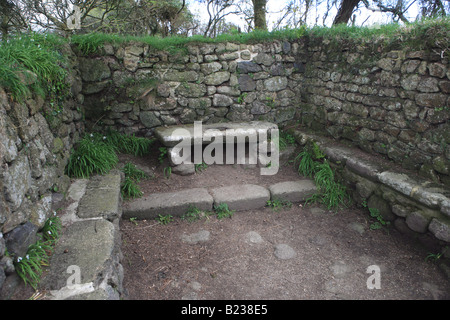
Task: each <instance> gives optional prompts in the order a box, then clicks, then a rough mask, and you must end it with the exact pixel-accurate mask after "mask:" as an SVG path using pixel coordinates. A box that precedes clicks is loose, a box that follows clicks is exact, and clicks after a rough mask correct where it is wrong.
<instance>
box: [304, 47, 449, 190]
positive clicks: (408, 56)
mask: <svg viewBox="0 0 450 320" xmlns="http://www.w3.org/2000/svg"><path fill="white" fill-rule="evenodd" d="M382 43H383V41H382V40H380V41H379V42H372V43H362V44H361V43H358V42H357V41H354V42H352V41H347V42H342V43H340V46H339V47H337V46H336V44H335V43H330V41H329V40H326V39H314V41H313V40H310V41H309V43H308V44H307V46H306V47H305V50H306V52H304V55H305V57H308V63H307V65H306V71H305V73H304V76H305V77H304V79H303V82H302V90H301V96H302V103H301V107H300V110H301V111H300V113H301V122H302V124H303V126H304V127H308V128H310V129H312V130H314V131H316V132H324V133H326V134H327V135H328V136H331V137H333V138H336V139H338V140H344V141H347V142H350V143H352V144H353V145H355V146H357V147H359V148H361V149H362V150H364V151H367V152H369V153H372V154H378V155H381V156H383V157H384V158H386V159H389V160H391V161H393V162H395V163H397V164H401V165H402V167H403V168H405V169H408V170H412V171H417V172H419V173H420V174H421V175H423V176H425V177H427V178H428V179H431V180H433V181H435V182H439V183H443V184H445V185H447V186H448V185H450V148H449V147H448V146H449V143H450V124H449V121H448V120H449V119H450V95H449V94H450V68H449V66H448V54H445V52H442V50H441V49H439V48H427V50H415V49H409V48H403V47H401V46H400V45H398V46H397V48H395V47H394V46H391V47H390V48H386V47H384V46H383V44H382Z"/></svg>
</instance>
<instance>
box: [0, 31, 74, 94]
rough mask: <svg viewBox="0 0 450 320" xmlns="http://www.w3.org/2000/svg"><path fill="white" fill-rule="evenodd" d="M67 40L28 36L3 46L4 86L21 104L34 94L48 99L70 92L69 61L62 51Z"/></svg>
mask: <svg viewBox="0 0 450 320" xmlns="http://www.w3.org/2000/svg"><path fill="white" fill-rule="evenodd" d="M64 41H65V40H64V39H63V38H61V37H58V36H55V35H48V34H39V33H27V34H21V35H20V36H17V37H14V38H10V39H9V40H8V41H7V42H4V41H3V42H0V86H2V87H3V88H5V89H6V90H7V91H8V92H10V93H11V95H12V98H13V99H15V100H21V99H23V98H25V97H26V96H27V95H28V94H30V93H31V92H34V93H36V94H39V95H41V96H42V97H45V96H47V95H58V94H64V92H67V90H66V88H65V78H66V73H67V71H66V69H65V68H64V66H65V65H66V57H64V55H62V54H61V53H60V51H59V49H60V48H61V46H62V45H63V44H64Z"/></svg>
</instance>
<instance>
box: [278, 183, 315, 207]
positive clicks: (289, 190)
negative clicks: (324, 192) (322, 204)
mask: <svg viewBox="0 0 450 320" xmlns="http://www.w3.org/2000/svg"><path fill="white" fill-rule="evenodd" d="M269 191H270V196H271V199H272V200H275V199H279V200H287V201H290V202H303V201H306V199H308V198H309V197H311V196H312V195H313V194H314V193H316V192H317V187H316V184H315V183H314V181H312V180H309V179H305V180H298V181H286V182H279V183H275V184H273V185H271V186H270V187H269Z"/></svg>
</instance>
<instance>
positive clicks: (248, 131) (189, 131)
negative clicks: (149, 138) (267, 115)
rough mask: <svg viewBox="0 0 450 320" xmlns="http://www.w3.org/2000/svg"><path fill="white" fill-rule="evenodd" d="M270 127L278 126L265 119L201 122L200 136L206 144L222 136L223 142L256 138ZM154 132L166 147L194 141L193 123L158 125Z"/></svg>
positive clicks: (275, 127) (276, 127)
mask: <svg viewBox="0 0 450 320" xmlns="http://www.w3.org/2000/svg"><path fill="white" fill-rule="evenodd" d="M271 129H278V126H277V125H276V124H274V123H271V122H265V121H250V122H224V123H211V124H202V125H201V137H202V143H203V144H208V143H210V142H212V140H213V138H215V139H217V137H222V139H223V141H224V142H225V139H226V137H250V136H256V138H257V135H259V134H262V133H267V132H269V130H271ZM154 133H155V136H156V137H157V138H158V139H159V140H160V141H161V143H163V144H164V145H165V146H167V147H174V146H176V145H177V144H179V143H180V142H181V141H185V142H188V141H190V142H191V143H193V142H194V124H187V125H182V126H180V125H173V126H167V127H158V128H156V129H155V132H154ZM199 136H200V135H199Z"/></svg>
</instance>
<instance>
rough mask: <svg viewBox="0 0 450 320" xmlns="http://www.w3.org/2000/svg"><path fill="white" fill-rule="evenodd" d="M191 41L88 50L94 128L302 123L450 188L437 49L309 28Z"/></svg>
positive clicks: (88, 102) (449, 128) (85, 72)
mask: <svg viewBox="0 0 450 320" xmlns="http://www.w3.org/2000/svg"><path fill="white" fill-rule="evenodd" d="M185 49H186V50H185V51H184V52H180V53H178V54H171V53H168V52H165V51H156V50H154V49H152V48H151V47H149V46H148V45H147V44H144V43H136V42H133V43H127V44H121V45H110V44H106V45H105V47H104V49H103V52H102V53H101V54H99V55H96V56H90V57H84V56H83V57H79V68H80V71H81V77H82V80H83V89H82V93H83V94H84V97H85V99H84V105H85V107H86V118H87V120H88V124H89V126H90V127H92V126H93V125H94V124H96V125H98V126H99V127H102V128H104V127H111V128H114V129H116V130H119V131H121V132H126V133H138V134H140V135H152V134H153V130H154V128H156V127H158V126H161V125H174V124H185V123H192V122H193V121H203V122H205V123H215V122H223V121H249V120H266V121H271V122H275V123H277V124H279V125H280V126H281V127H283V126H284V125H285V124H288V123H289V122H290V121H294V122H295V123H297V124H301V126H302V127H304V128H309V129H311V130H313V131H315V132H321V133H324V134H326V135H328V136H331V137H333V138H336V139H338V140H344V141H347V142H350V143H352V144H353V145H354V146H357V147H359V148H361V149H363V150H364V151H367V152H369V153H373V154H378V155H381V156H382V157H384V158H386V159H389V160H391V161H393V162H395V163H399V164H401V165H402V166H403V168H405V169H408V170H413V171H417V172H419V173H420V174H422V175H423V176H425V177H427V178H429V179H431V180H433V181H435V182H439V183H443V184H445V185H450V148H449V147H448V145H449V142H450V124H449V122H448V120H449V118H450V96H449V93H450V69H449V67H448V57H447V55H445V54H443V55H441V54H440V51H438V50H437V48H428V50H420V51H417V50H414V49H406V48H404V47H402V45H401V44H400V43H398V44H393V45H390V46H389V47H386V46H385V45H384V44H383V41H382V40H380V41H374V42H370V43H369V42H367V41H366V42H364V41H357V40H345V41H339V42H336V41H330V40H329V39H324V38H320V37H314V36H308V37H303V38H300V39H296V40H291V41H270V42H266V43H261V44H237V43H231V42H228V43H216V44H195V43H193V44H189V45H187V46H186V48H185Z"/></svg>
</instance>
